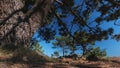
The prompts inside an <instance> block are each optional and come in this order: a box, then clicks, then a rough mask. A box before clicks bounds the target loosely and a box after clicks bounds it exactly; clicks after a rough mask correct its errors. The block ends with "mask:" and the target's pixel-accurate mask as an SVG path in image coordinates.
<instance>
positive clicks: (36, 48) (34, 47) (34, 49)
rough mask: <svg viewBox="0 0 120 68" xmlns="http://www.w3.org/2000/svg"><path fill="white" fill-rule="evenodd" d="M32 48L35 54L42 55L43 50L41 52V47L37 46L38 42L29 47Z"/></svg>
mask: <svg viewBox="0 0 120 68" xmlns="http://www.w3.org/2000/svg"><path fill="white" fill-rule="evenodd" d="M31 46H32V48H31V49H32V50H33V51H35V52H37V53H38V54H40V55H43V54H44V53H43V52H44V50H42V46H41V45H40V44H39V42H37V41H36V42H34V44H32V45H31Z"/></svg>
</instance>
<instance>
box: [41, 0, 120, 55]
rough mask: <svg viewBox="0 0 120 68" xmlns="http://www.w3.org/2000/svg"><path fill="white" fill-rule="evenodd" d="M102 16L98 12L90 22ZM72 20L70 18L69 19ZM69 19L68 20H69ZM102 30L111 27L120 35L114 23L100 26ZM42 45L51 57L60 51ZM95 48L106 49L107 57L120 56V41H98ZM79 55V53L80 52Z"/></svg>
mask: <svg viewBox="0 0 120 68" xmlns="http://www.w3.org/2000/svg"><path fill="white" fill-rule="evenodd" d="M75 1H76V4H79V3H80V1H81V0H75ZM99 15H100V14H99V13H98V12H96V11H95V12H94V13H93V14H91V18H90V21H92V20H94V18H95V17H98V16H99ZM69 19H70V18H69ZM69 19H68V20H69ZM100 27H101V28H102V29H108V28H110V27H112V28H114V34H118V33H120V26H116V25H114V21H111V22H106V21H104V23H103V24H102V25H101V26H100ZM40 45H41V46H43V50H44V53H45V54H46V55H48V56H51V54H53V52H54V51H56V50H57V51H59V50H58V49H53V48H52V46H53V45H52V43H46V42H45V41H41V42H40ZM95 46H99V47H100V48H101V49H106V52H107V56H120V41H116V40H114V39H108V40H102V41H96V44H95ZM78 53H79V52H78Z"/></svg>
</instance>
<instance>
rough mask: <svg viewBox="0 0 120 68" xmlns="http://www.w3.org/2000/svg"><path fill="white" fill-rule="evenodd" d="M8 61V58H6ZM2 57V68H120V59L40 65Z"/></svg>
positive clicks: (0, 66)
mask: <svg viewBox="0 0 120 68" xmlns="http://www.w3.org/2000/svg"><path fill="white" fill-rule="evenodd" d="M6 58H7V59H8V57H6ZM6 58H5V57H3V56H2V57H0V68H120V57H110V58H107V60H101V61H87V60H86V61H81V60H80V61H79V60H76V61H70V62H54V63H53V62H49V63H48V62H47V63H44V64H40V63H34V62H33V63H13V62H10V61H4V60H5V59H6Z"/></svg>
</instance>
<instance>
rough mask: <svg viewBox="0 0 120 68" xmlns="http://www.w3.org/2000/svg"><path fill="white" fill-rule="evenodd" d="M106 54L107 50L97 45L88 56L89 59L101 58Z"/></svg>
mask: <svg viewBox="0 0 120 68" xmlns="http://www.w3.org/2000/svg"><path fill="white" fill-rule="evenodd" d="M105 56H106V50H101V49H100V47H96V48H93V49H91V51H90V52H89V53H88V54H87V56H86V58H87V59H88V60H99V59H101V58H103V57H105Z"/></svg>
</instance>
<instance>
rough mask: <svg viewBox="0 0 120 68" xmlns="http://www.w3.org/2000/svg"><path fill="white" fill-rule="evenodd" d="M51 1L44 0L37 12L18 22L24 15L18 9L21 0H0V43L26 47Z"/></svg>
mask: <svg viewBox="0 0 120 68" xmlns="http://www.w3.org/2000/svg"><path fill="white" fill-rule="evenodd" d="M42 1H44V0H39V2H40V3H42ZM51 1H52V0H45V2H44V3H43V4H42V5H40V6H39V8H41V9H40V10H39V12H36V13H34V14H33V15H32V16H31V17H30V18H29V20H28V22H26V21H25V22H20V21H21V19H23V18H24V17H25V15H26V14H25V13H23V12H22V11H18V10H19V9H21V8H23V7H24V3H23V2H22V0H0V45H15V46H24V47H28V46H29V43H30V40H31V38H32V36H33V34H34V33H35V32H36V30H37V29H38V28H39V27H40V26H41V24H43V23H42V22H41V20H42V17H43V16H45V15H46V14H47V13H48V11H49V8H50V7H49V6H50V5H51V3H52V2H51ZM46 3H47V4H46ZM1 22H3V23H2V24H1Z"/></svg>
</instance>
